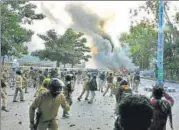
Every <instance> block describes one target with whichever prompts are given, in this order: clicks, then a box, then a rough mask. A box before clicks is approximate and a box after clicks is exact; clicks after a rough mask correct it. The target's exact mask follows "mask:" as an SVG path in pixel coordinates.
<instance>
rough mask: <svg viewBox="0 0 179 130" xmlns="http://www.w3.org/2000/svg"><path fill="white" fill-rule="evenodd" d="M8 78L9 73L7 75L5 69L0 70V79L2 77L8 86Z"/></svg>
mask: <svg viewBox="0 0 179 130" xmlns="http://www.w3.org/2000/svg"><path fill="white" fill-rule="evenodd" d="M8 78H9V75H8V73H7V71H3V72H2V79H3V81H4V83H5V85H6V86H8Z"/></svg>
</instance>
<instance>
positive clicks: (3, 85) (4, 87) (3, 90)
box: [1, 78, 9, 112]
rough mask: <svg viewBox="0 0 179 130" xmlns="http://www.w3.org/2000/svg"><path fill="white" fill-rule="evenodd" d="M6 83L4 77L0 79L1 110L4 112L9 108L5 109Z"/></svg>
mask: <svg viewBox="0 0 179 130" xmlns="http://www.w3.org/2000/svg"><path fill="white" fill-rule="evenodd" d="M6 87H7V86H6V84H5V82H4V79H3V78H2V79H1V98H2V108H1V110H3V111H5V112H9V110H7V92H6Z"/></svg>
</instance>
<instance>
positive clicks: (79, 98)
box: [78, 74, 91, 101]
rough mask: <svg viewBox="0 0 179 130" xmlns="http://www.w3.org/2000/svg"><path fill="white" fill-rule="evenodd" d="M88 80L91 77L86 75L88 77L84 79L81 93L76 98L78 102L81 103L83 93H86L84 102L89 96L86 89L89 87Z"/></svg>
mask: <svg viewBox="0 0 179 130" xmlns="http://www.w3.org/2000/svg"><path fill="white" fill-rule="evenodd" d="M90 80H91V75H90V74H88V75H87V76H86V77H85V78H84V85H83V91H82V92H81V94H80V96H79V97H78V101H81V98H82V96H83V94H84V93H85V92H87V93H86V97H85V100H88V96H89V88H88V87H89V82H90Z"/></svg>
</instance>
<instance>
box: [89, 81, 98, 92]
mask: <svg viewBox="0 0 179 130" xmlns="http://www.w3.org/2000/svg"><path fill="white" fill-rule="evenodd" d="M89 90H91V91H96V90H97V84H96V79H91V80H90V82H89Z"/></svg>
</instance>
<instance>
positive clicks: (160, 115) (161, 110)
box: [151, 100, 170, 130]
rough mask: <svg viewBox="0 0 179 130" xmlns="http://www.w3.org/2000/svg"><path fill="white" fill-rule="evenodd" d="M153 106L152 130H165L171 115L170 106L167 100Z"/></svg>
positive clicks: (158, 101) (157, 102)
mask: <svg viewBox="0 0 179 130" xmlns="http://www.w3.org/2000/svg"><path fill="white" fill-rule="evenodd" d="M152 105H153V108H154V109H153V110H154V111H153V112H154V116H153V123H152V125H151V130H163V129H164V127H165V125H166V123H167V117H168V114H169V109H170V104H169V103H168V102H167V101H165V100H156V103H152Z"/></svg>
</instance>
